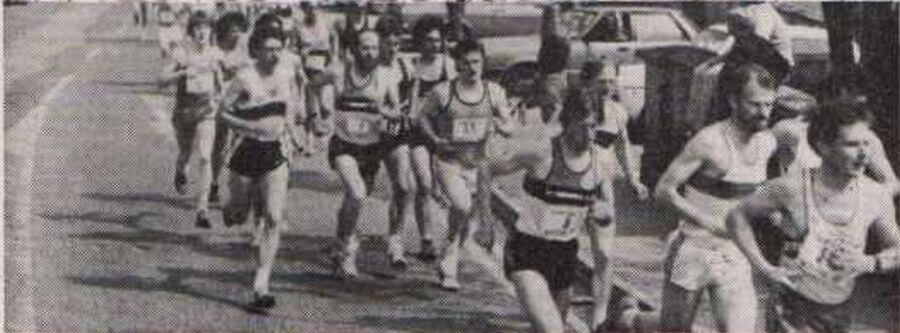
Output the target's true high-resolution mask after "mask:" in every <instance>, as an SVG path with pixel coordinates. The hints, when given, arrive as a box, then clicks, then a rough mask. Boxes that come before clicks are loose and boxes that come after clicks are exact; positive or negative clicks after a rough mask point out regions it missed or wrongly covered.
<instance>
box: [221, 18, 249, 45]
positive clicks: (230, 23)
mask: <svg viewBox="0 0 900 333" xmlns="http://www.w3.org/2000/svg"><path fill="white" fill-rule="evenodd" d="M231 27H237V28H238V30H240V31H241V32H246V31H247V29H248V28H249V23H247V17H246V16H244V14H242V13H239V12H228V13H225V15H222V17H220V18H219V19H218V20H217V21H216V38H217V39H218V38H221V37H220V36H224V35H225V34H227V33H228V30H230V29H231Z"/></svg>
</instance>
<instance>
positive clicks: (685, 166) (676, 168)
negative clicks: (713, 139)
mask: <svg viewBox="0 0 900 333" xmlns="http://www.w3.org/2000/svg"><path fill="white" fill-rule="evenodd" d="M702 140H703V139H702V138H699V137H696V136H695V137H694V139H692V140H691V141H690V142H688V144H687V146H685V148H684V150H683V151H682V152H681V154H679V155H678V157H676V158H675V160H674V161H672V164H670V165H669V168H668V169H666V172H665V173H664V174H663V175H662V177H661V178H660V180H659V183H658V184H657V185H656V189H655V191H654V196H655V197H656V198H657V199H658V200H660V201H661V202H663V203H666V204H668V205H670V206H672V207H673V208H675V210H677V211H678V212H679V213H680V214H681V215H682V216H683V217H684V218H686V219H687V221H688V222H691V223H695V224H697V225H699V226H701V227H703V228H704V229H706V230H709V231H710V232H712V233H713V234H715V235H718V236H722V237H727V236H728V234H727V232H726V230H723V229H722V228H720V227H718V226H717V223H715V222H713V221H715V218H716V217H713V216H709V215H708V214H706V213H704V212H703V211H701V210H700V209H698V208H697V207H695V206H694V205H693V204H691V203H690V202H688V201H687V199H685V198H684V196H682V195H681V193H679V191H678V188H679V187H680V186H681V185H682V184H684V183H685V182H687V181H688V179H690V177H691V176H693V175H694V173H695V172H698V171H699V170H700V168H701V167H702V166H703V165H704V163H706V159H707V157H705V155H704V154H708V152H711V151H714V150H715V147H714V146H713V145H712V144H711V143H709V142H703V141H702Z"/></svg>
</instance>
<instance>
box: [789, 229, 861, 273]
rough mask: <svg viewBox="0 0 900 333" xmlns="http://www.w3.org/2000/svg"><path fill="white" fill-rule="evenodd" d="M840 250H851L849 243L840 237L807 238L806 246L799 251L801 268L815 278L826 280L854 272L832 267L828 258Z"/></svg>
mask: <svg viewBox="0 0 900 333" xmlns="http://www.w3.org/2000/svg"><path fill="white" fill-rule="evenodd" d="M842 251H853V250H851V249H850V247H849V244H846V243H845V242H844V241H843V240H841V239H826V238H821V237H814V238H812V239H809V240H807V246H806V247H805V248H804V249H803V250H802V251H801V253H800V258H801V266H802V267H801V268H802V269H803V271H805V272H806V273H807V274H810V275H812V276H814V277H815V278H817V279H823V280H827V281H834V282H837V281H840V280H842V279H845V278H846V277H847V276H849V275H853V273H854V272H848V271H845V270H844V269H842V268H840V267H834V266H833V265H832V264H831V262H830V259H831V258H833V257H834V255H835V254H837V253H839V252H842Z"/></svg>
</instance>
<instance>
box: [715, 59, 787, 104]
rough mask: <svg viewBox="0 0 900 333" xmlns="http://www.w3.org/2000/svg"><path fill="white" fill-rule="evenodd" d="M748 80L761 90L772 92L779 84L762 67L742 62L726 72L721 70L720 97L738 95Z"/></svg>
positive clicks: (753, 63)
mask: <svg viewBox="0 0 900 333" xmlns="http://www.w3.org/2000/svg"><path fill="white" fill-rule="evenodd" d="M727 67H729V66H726V68H727ZM750 80H754V81H755V82H756V83H757V84H759V85H760V86H762V87H763V88H767V89H773V90H774V89H777V88H778V84H779V83H778V80H777V79H776V78H775V76H774V75H772V72H770V71H769V70H768V69H766V68H765V67H763V66H762V65H760V64H757V63H755V62H742V63H739V64H737V65H735V66H734V67H731V68H729V69H728V70H724V68H723V71H722V73H721V75H720V77H719V84H720V85H721V92H722V95H724V97H726V98H730V97H732V96H738V95H740V94H741V93H742V92H743V90H744V86H746V85H747V83H749V82H750Z"/></svg>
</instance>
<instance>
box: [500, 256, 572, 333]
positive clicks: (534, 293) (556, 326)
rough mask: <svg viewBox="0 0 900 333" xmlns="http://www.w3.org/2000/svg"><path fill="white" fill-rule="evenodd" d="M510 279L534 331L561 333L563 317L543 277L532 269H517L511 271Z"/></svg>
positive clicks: (563, 327)
mask: <svg viewBox="0 0 900 333" xmlns="http://www.w3.org/2000/svg"><path fill="white" fill-rule="evenodd" d="M510 279H511V280H512V283H513V285H514V286H515V287H516V295H518V297H519V303H521V304H522V308H523V309H524V310H525V313H526V314H527V315H528V319H529V320H530V321H531V324H532V326H533V327H534V331H535V332H539V333H562V332H563V330H564V329H565V326H564V324H563V318H564V317H563V315H562V313H561V312H560V309H559V307H558V306H557V304H556V301H555V298H554V295H552V294H551V293H550V287H549V286H548V285H547V281H546V280H545V279H544V277H543V276H541V275H540V274H538V273H537V272H534V271H519V272H515V273H513V274H512V275H511V276H510Z"/></svg>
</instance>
